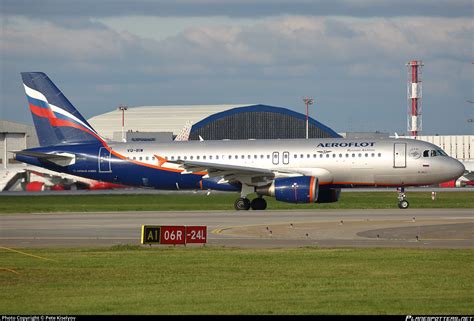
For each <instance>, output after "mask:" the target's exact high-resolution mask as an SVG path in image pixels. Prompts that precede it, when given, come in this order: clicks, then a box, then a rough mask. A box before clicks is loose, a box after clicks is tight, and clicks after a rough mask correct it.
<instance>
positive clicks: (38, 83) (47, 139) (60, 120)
mask: <svg viewBox="0 0 474 321" xmlns="http://www.w3.org/2000/svg"><path fill="white" fill-rule="evenodd" d="M21 77H22V80H23V84H24V85H25V86H27V87H29V88H30V89H32V90H34V91H37V92H39V93H41V94H42V95H43V96H44V97H45V98H46V101H47V102H44V101H42V100H41V99H37V98H34V97H31V96H29V95H28V94H27V95H26V96H27V99H28V103H29V104H31V105H34V106H37V107H40V108H47V109H49V110H50V111H51V113H49V114H46V113H45V114H40V113H38V109H34V110H32V116H33V121H34V124H35V128H36V133H37V134H38V140H39V142H40V145H41V146H51V145H58V144H70V143H86V142H87V143H91V142H94V143H95V142H98V143H100V144H103V140H102V139H100V137H97V136H95V133H94V132H95V131H94V130H93V129H92V126H91V125H90V124H89V123H88V122H87V120H85V118H84V117H82V115H81V114H80V113H79V112H78V111H77V110H76V108H74V106H73V105H72V104H71V103H70V102H69V100H68V99H67V98H66V97H65V96H64V95H63V93H62V92H61V91H60V90H59V89H58V87H56V85H54V83H53V82H52V81H51V80H50V79H49V77H48V76H47V75H46V74H44V73H42V72H22V73H21ZM28 91H29V90H28ZM51 106H55V107H57V108H58V109H60V112H57V109H56V108H52V107H51ZM53 109H54V111H53ZM34 111H36V114H34V113H33V112H34ZM63 113H64V114H70V116H69V117H68V116H66V115H64V114H63ZM46 115H47V116H46ZM53 115H54V116H53ZM45 116H46V117H48V118H46V117H45ZM74 118H75V119H74ZM80 122H82V123H83V124H84V125H86V127H87V126H88V127H89V128H91V129H92V130H89V129H87V128H86V127H84V125H83V124H81V123H80ZM91 133H92V134H91Z"/></svg>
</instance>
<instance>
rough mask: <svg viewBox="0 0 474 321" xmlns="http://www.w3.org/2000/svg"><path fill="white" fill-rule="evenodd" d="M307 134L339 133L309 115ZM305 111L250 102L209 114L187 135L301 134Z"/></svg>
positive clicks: (260, 136) (259, 136)
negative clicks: (299, 111) (249, 103)
mask: <svg viewBox="0 0 474 321" xmlns="http://www.w3.org/2000/svg"><path fill="white" fill-rule="evenodd" d="M308 123H309V130H308V132H309V135H308V136H309V137H310V138H312V137H341V136H340V135H339V134H338V133H336V132H335V131H334V130H332V129H331V128H329V127H327V126H325V125H324V124H322V123H320V122H318V121H317V120H315V119H314V118H311V117H309V120H308ZM305 135H306V115H304V114H301V113H297V112H295V111H292V110H290V109H287V108H282V107H275V106H268V105H251V106H245V107H236V108H232V109H229V110H225V111H222V112H218V113H215V114H212V115H210V116H208V117H206V118H204V119H202V120H201V121H199V122H198V123H196V124H194V125H193V126H192V128H191V135H190V139H193V140H194V139H198V138H199V136H201V137H203V138H204V139H249V138H255V139H276V138H282V139H283V138H304V137H305Z"/></svg>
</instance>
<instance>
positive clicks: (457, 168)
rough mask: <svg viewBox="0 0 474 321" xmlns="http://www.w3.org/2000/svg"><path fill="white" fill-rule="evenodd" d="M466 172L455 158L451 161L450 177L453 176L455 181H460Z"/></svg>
mask: <svg viewBox="0 0 474 321" xmlns="http://www.w3.org/2000/svg"><path fill="white" fill-rule="evenodd" d="M465 171H466V168H465V167H464V165H463V164H462V163H461V162H460V161H458V160H457V159H454V158H452V159H451V160H450V162H449V165H448V172H449V174H450V175H452V178H453V179H458V178H459V177H461V176H462V175H463V174H464V172H465Z"/></svg>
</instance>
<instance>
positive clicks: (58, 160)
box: [12, 150, 76, 166]
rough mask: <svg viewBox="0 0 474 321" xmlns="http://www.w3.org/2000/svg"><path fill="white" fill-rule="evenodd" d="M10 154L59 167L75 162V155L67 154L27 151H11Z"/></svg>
mask: <svg viewBox="0 0 474 321" xmlns="http://www.w3.org/2000/svg"><path fill="white" fill-rule="evenodd" d="M12 153H15V154H16V155H23V156H30V157H36V158H38V159H40V160H44V161H48V162H51V163H54V164H56V165H59V166H69V165H73V164H74V163H75V162H76V155H74V154H69V153H57V154H48V153H41V152H33V151H28V150H20V151H13V152H12Z"/></svg>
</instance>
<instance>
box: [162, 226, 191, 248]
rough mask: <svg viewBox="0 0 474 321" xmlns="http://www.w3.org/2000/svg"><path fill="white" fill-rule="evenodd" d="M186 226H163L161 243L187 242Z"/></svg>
mask: <svg viewBox="0 0 474 321" xmlns="http://www.w3.org/2000/svg"><path fill="white" fill-rule="evenodd" d="M185 236H186V226H162V227H161V242H160V244H186V237H185Z"/></svg>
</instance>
